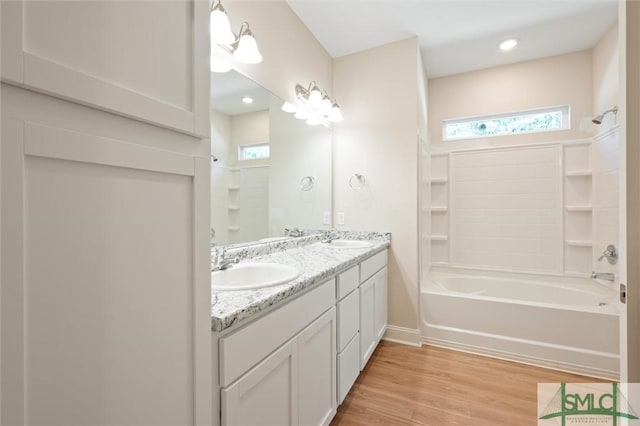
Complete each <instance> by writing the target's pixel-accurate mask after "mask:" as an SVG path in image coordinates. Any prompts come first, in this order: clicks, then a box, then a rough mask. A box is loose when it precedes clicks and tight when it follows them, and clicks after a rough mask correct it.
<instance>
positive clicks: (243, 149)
mask: <svg viewBox="0 0 640 426" xmlns="http://www.w3.org/2000/svg"><path fill="white" fill-rule="evenodd" d="M239 151H240V152H238V158H239V159H240V160H258V159H264V158H269V144H268V143H260V144H256V145H242V146H240V148H239Z"/></svg>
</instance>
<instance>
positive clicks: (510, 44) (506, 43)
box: [499, 38, 518, 52]
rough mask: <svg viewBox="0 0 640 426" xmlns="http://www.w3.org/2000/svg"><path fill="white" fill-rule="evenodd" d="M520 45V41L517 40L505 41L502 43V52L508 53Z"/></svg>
mask: <svg viewBox="0 0 640 426" xmlns="http://www.w3.org/2000/svg"><path fill="white" fill-rule="evenodd" d="M517 45H518V39H515V38H510V39H508V40H505V41H503V42H502V43H500V46H499V47H500V50H503V51H505V52H506V51H507V50H511V49H513V48H514V47H516V46H517Z"/></svg>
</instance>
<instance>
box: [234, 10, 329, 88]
mask: <svg viewBox="0 0 640 426" xmlns="http://www.w3.org/2000/svg"><path fill="white" fill-rule="evenodd" d="M224 7H225V9H226V10H227V13H228V15H229V19H230V20H231V26H232V30H233V31H237V30H238V28H240V24H242V22H243V21H247V22H249V24H250V25H251V30H252V31H253V34H254V35H255V37H256V40H257V41H258V47H259V49H260V52H261V53H262V57H263V61H262V62H261V63H260V64H257V65H239V67H238V71H240V72H241V73H242V74H244V75H246V76H247V77H249V78H251V79H252V80H254V81H256V82H257V83H258V84H260V85H261V86H263V87H264V88H265V89H267V90H269V91H270V92H272V93H274V94H275V95H277V96H279V97H280V98H282V99H285V100H286V99H290V100H291V99H293V98H294V97H295V92H294V88H295V85H296V84H297V83H299V84H302V85H303V86H307V85H308V84H309V82H310V81H312V80H315V81H316V82H317V83H318V85H319V86H320V88H321V89H323V90H327V91H329V95H330V96H331V95H332V94H331V92H330V91H331V86H332V84H333V79H332V76H333V74H332V59H331V57H330V56H329V54H328V53H327V51H326V50H325V49H324V48H323V47H322V46H321V45H320V43H319V42H318V41H317V40H316V39H315V37H314V36H313V35H312V34H311V33H310V32H309V30H308V29H307V27H306V26H304V24H303V23H302V22H301V21H300V19H299V18H298V17H297V16H296V14H295V13H293V11H292V10H291V9H290V8H289V6H288V5H287V4H286V2H284V1H283V0H275V1H256V0H229V1H225V3H224Z"/></svg>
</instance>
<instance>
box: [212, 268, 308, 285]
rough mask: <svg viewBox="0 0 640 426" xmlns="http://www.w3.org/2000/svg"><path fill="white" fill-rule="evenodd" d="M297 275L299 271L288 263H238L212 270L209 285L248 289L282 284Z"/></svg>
mask: <svg viewBox="0 0 640 426" xmlns="http://www.w3.org/2000/svg"><path fill="white" fill-rule="evenodd" d="M299 275H300V272H299V271H298V270H297V269H296V268H294V267H293V266H289V265H281V264H279V263H258V262H247V263H239V264H237V265H233V266H232V267H230V268H229V269H225V270H224V271H215V272H212V273H211V287H212V288H213V289H214V290H250V289H254V288H263V287H270V286H274V285H278V284H284V283H287V282H289V281H292V280H294V279H296V278H298V276H299Z"/></svg>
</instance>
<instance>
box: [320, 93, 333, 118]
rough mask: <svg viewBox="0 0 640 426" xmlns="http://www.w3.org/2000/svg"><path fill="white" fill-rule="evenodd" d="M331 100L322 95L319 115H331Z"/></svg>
mask: <svg viewBox="0 0 640 426" xmlns="http://www.w3.org/2000/svg"><path fill="white" fill-rule="evenodd" d="M332 106H333V105H332V103H331V99H329V97H328V96H327V95H324V97H323V98H322V102H321V103H320V114H322V115H324V116H327V115H329V114H331V107H332Z"/></svg>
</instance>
